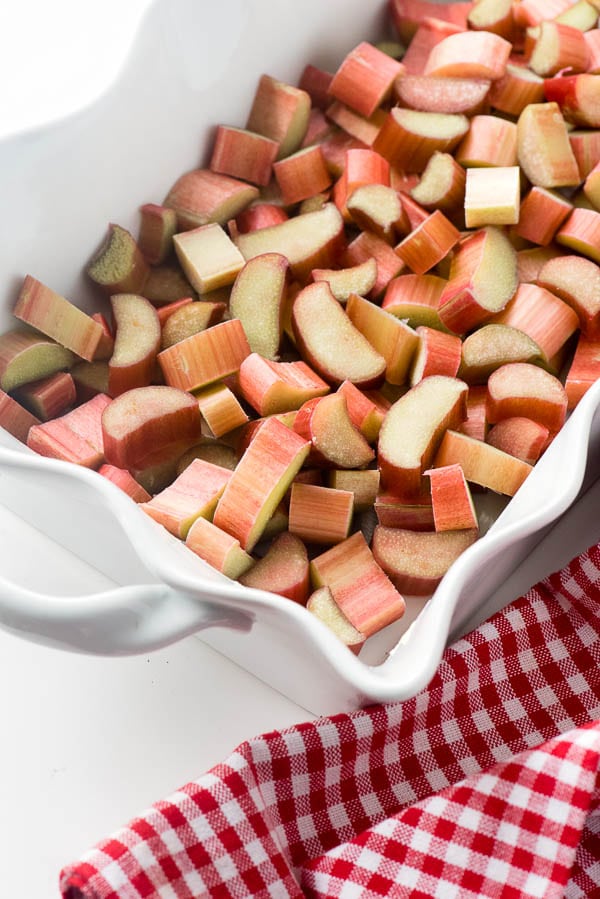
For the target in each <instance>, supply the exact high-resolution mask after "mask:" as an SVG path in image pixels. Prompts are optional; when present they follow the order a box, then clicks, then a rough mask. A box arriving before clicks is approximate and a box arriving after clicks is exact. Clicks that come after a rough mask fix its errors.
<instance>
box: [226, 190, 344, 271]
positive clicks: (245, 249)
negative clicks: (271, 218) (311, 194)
mask: <svg viewBox="0 0 600 899" xmlns="http://www.w3.org/2000/svg"><path fill="white" fill-rule="evenodd" d="M344 243H345V238H344V220H343V218H342V216H341V215H340V213H339V211H338V209H337V207H336V206H335V205H334V204H333V203H326V204H325V206H323V208H322V209H320V210H318V211H317V212H307V213H306V214H305V215H299V216H295V217H294V218H291V219H288V220H287V221H285V222H281V223H280V224H279V225H272V226H271V227H269V228H261V229H260V230H259V231H250V232H248V233H247V234H240V235H238V237H237V238H236V244H237V246H238V249H239V250H240V252H241V254H242V256H243V257H244V259H245V260H246V261H247V260H249V259H252V258H253V257H254V256H259V255H261V254H262V253H281V255H282V256H285V257H286V258H287V260H288V262H289V264H290V268H291V270H292V274H293V276H294V277H295V278H296V279H297V280H299V281H305V280H306V279H307V278H308V277H309V275H310V273H311V271H312V270H313V268H326V267H330V266H332V264H333V263H334V262H336V261H337V257H338V255H339V253H340V252H341V250H342V248H343V246H344Z"/></svg>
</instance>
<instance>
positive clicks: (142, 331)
mask: <svg viewBox="0 0 600 899" xmlns="http://www.w3.org/2000/svg"><path fill="white" fill-rule="evenodd" d="M110 302H111V306H112V312H113V318H114V320H115V324H116V339H115V346H114V350H113V354H112V356H111V357H110V360H109V363H108V393H109V394H110V396H113V397H115V396H118V395H119V394H120V393H124V392H125V391H126V390H131V389H132V388H134V387H147V386H148V385H149V384H150V383H151V381H152V376H153V373H154V365H155V362H156V356H157V353H158V350H159V347H160V333H161V331H160V321H159V320H158V315H157V312H156V309H155V308H154V306H153V305H152V303H150V302H149V300H146V299H145V298H144V297H142V296H139V295H138V294H134V293H118V294H115V295H113V296H112V297H111V298H110Z"/></svg>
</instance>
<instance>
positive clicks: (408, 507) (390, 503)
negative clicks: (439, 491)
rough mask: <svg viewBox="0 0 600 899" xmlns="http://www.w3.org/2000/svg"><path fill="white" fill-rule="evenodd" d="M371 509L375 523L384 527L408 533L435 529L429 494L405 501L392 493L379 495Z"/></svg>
mask: <svg viewBox="0 0 600 899" xmlns="http://www.w3.org/2000/svg"><path fill="white" fill-rule="evenodd" d="M373 508H374V511H375V514H376V516H377V521H378V522H379V524H382V525H384V527H388V528H407V529H408V530H410V531H432V530H433V529H434V527H435V525H434V521H433V506H432V505H431V494H425V493H423V494H422V495H420V496H419V497H416V498H415V499H414V500H412V501H406V500H404V499H402V498H401V497H398V496H395V495H394V494H393V493H380V494H379V496H378V497H377V498H376V500H375V504H374V507H373Z"/></svg>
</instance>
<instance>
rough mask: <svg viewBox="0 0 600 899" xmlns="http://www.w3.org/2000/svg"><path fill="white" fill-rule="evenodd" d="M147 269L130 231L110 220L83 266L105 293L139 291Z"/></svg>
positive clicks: (144, 281) (143, 282)
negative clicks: (106, 230) (103, 237)
mask: <svg viewBox="0 0 600 899" xmlns="http://www.w3.org/2000/svg"><path fill="white" fill-rule="evenodd" d="M148 271H149V269H148V263H147V262H146V260H145V258H144V255H143V253H142V251H141V250H140V248H139V246H138V244H137V243H136V241H135V240H134V238H133V237H132V235H131V234H130V233H129V231H126V230H125V228H121V227H120V225H113V224H110V225H109V226H108V233H107V235H106V237H105V239H104V241H103V243H102V244H101V246H100V247H99V249H98V251H97V252H96V253H95V255H94V256H93V257H92V259H91V260H90V262H89V263H88V266H87V268H86V272H87V274H88V275H89V277H90V278H91V279H92V281H94V283H95V284H97V285H98V286H99V287H101V288H102V290H103V291H104V292H105V293H106V294H108V295H110V294H113V293H141V292H142V288H143V287H144V285H145V283H146V278H147V276H148ZM81 314H83V313H81ZM84 358H88V357H87V356H86V357H84Z"/></svg>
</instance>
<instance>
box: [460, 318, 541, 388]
mask: <svg viewBox="0 0 600 899" xmlns="http://www.w3.org/2000/svg"><path fill="white" fill-rule="evenodd" d="M509 362H528V363H532V364H541V363H542V362H543V354H542V351H541V350H540V348H539V346H538V344H537V343H536V342H535V340H533V339H532V338H531V337H529V336H528V335H527V334H525V332H524V331H521V330H518V329H517V328H513V327H511V326H510V325H498V324H489V325H483V327H481V328H477V330H476V331H473V333H472V334H469V335H468V337H466V338H465V339H464V341H463V343H462V361H461V366H460V369H459V377H461V378H462V379H463V380H464V381H466V382H467V384H485V383H486V382H487V379H488V378H489V376H490V375H491V374H492V372H494V371H496V369H497V368H500V367H501V366H502V365H506V364H507V363H509Z"/></svg>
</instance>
